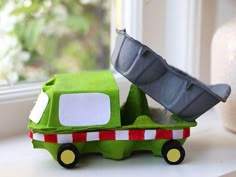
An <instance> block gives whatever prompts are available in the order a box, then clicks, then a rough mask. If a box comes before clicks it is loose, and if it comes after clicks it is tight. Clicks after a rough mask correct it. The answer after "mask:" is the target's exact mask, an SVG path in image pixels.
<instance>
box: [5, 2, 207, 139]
mask: <svg viewBox="0 0 236 177" xmlns="http://www.w3.org/2000/svg"><path fill="white" fill-rule="evenodd" d="M119 3H120V4H121V5H120V9H117V7H115V6H116V5H117V4H119ZM171 3H175V9H179V10H185V11H186V9H188V10H187V12H185V13H188V14H189V15H188V16H187V17H186V16H184V15H185V14H184V13H181V14H179V16H178V18H183V22H182V25H181V27H180V26H178V23H172V22H174V21H175V20H178V19H177V17H176V16H171V15H170V14H171V13H170V12H171V11H172V10H173V5H171ZM203 3H206V2H205V1H202V0H199V1H188V0H180V1H178V2H173V1H171V0H159V1H152V0H130V1H127V0H113V1H112V19H111V23H112V24H111V48H113V47H114V41H115V28H116V27H119V28H123V27H124V28H126V30H127V32H128V33H129V34H130V35H131V36H132V37H134V38H136V39H138V40H140V41H141V42H144V43H145V44H147V45H148V46H150V47H151V48H153V50H154V51H156V52H158V53H160V54H161V55H162V54H163V56H164V58H166V57H167V56H169V57H170V58H168V61H170V62H169V63H170V64H172V65H174V66H177V67H179V68H181V69H183V70H184V71H187V72H189V73H190V74H193V75H194V76H195V77H199V76H201V75H200V73H202V72H201V64H202V63H201V60H200V59H199V58H200V57H199V56H200V50H201V37H202V36H200V34H201V31H202V29H204V27H205V26H203V25H202V21H201V14H202V13H203V12H204V13H206V11H207V10H205V11H203V9H202V6H203ZM152 7H156V8H152ZM114 12H115V13H114ZM167 15H170V16H169V17H168V18H169V20H170V21H169V24H166V23H165V19H166V16H167ZM117 17H120V19H121V21H120V22H119V23H118V22H115V21H116V20H115V19H116V18H117ZM150 19H153V21H151V20H150ZM169 27H171V28H176V29H177V30H176V35H182V30H184V31H185V32H186V34H188V35H186V38H185V39H184V41H183V46H184V47H183V48H178V50H175V51H178V53H175V54H173V50H174V49H176V48H177V47H178V44H173V43H172V41H171V40H172V39H171V38H168V36H170V33H171V31H168V30H166V28H169ZM207 27H209V26H207ZM178 33H179V34H178ZM171 52H172V55H167V54H168V53H171ZM166 53H167V54H166ZM175 56H184V57H183V58H179V60H182V62H178V61H177V62H176V61H175V60H174V58H175ZM208 60H209V59H208ZM179 63H187V64H186V65H183V66H182V65H181V66H179V65H178V64H179ZM115 77H116V79H117V82H118V85H119V88H120V92H121V94H120V95H121V100H125V98H126V96H127V90H128V88H129V86H128V85H129V84H127V83H129V82H128V81H127V80H125V79H123V77H121V76H119V75H116V76H115ZM200 79H201V78H200ZM41 84H42V83H29V84H22V85H16V86H9V87H7V86H6V87H2V88H0V111H1V119H0V121H1V122H3V123H0V138H1V137H7V136H11V135H14V134H18V133H20V132H26V131H27V129H26V126H27V122H28V115H29V112H30V110H31V109H32V107H33V101H35V100H36V98H37V95H38V94H39V92H40V87H41ZM13 110H14V111H13ZM13 119H14V120H15V119H17V121H12V120H13ZM11 127H12V128H11Z"/></svg>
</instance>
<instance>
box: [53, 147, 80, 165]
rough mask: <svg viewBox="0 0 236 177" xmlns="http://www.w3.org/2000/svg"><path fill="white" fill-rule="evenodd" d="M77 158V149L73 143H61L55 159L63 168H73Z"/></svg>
mask: <svg viewBox="0 0 236 177" xmlns="http://www.w3.org/2000/svg"><path fill="white" fill-rule="evenodd" d="M78 160H79V151H78V149H77V148H76V147H75V146H74V145H73V144H63V145H61V146H60V147H59V149H58V151H57V161H58V163H59V164H60V165H61V166H62V167H64V168H74V167H75V166H76V165H77V163H78Z"/></svg>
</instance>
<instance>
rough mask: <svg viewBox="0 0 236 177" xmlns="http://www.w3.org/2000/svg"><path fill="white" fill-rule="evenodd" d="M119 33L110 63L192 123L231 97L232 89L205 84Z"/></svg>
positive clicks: (123, 31) (169, 108) (221, 85)
mask: <svg viewBox="0 0 236 177" xmlns="http://www.w3.org/2000/svg"><path fill="white" fill-rule="evenodd" d="M117 33H118V36H117V40H116V46H115V49H114V51H113V54H112V61H111V62H112V64H113V66H114V67H115V69H116V70H117V71H118V72H119V73H121V74H122V75H123V76H124V77H126V78H127V79H128V80H130V81H131V82H132V83H133V84H135V85H136V86H138V87H139V88H140V89H141V90H143V91H144V92H145V93H146V94H147V95H149V96H150V97H152V98H153V99H154V100H156V101H157V102H158V103H160V104H162V105H163V106H164V107H165V108H166V109H168V110H169V111H170V112H172V113H173V114H175V115H178V116H180V117H182V118H183V119H185V120H187V121H192V120H195V119H196V118H198V117H199V116H200V115H202V114H203V113H205V112H206V111H207V110H209V109H210V108H212V107H213V106H214V105H216V104H217V103H218V102H220V101H223V102H225V101H226V99H227V98H228V96H229V95H230V92H231V89H230V86H228V85H226V84H217V85H205V84H204V83H202V82H200V81H198V80H197V79H195V78H193V77H191V76H190V75H188V74H186V73H184V72H183V71H181V70H179V69H176V68H174V67H172V66H170V65H168V64H167V62H166V61H165V60H164V59H163V58H162V57H161V56H159V55H157V54H156V53H155V52H154V51H152V50H151V49H150V48H149V47H147V46H145V45H143V44H141V43H140V42H139V41H137V40H135V39H133V38H131V37H130V36H129V35H128V34H127V33H126V32H125V30H121V31H117Z"/></svg>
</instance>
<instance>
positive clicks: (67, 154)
mask: <svg viewBox="0 0 236 177" xmlns="http://www.w3.org/2000/svg"><path fill="white" fill-rule="evenodd" d="M74 160H75V154H74V152H73V151H71V150H65V151H63V152H62V153H61V161H62V162H63V163H64V164H71V163H73V162H74Z"/></svg>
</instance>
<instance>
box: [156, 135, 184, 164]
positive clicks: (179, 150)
mask: <svg viewBox="0 0 236 177" xmlns="http://www.w3.org/2000/svg"><path fill="white" fill-rule="evenodd" d="M161 153H162V156H163V157H164V159H165V161H166V162H167V163H168V164H170V165H177V164H180V163H181V162H182V161H183V160H184V157H185V151H184V148H183V147H182V146H181V144H180V143H179V142H178V141H176V140H170V141H167V142H166V143H165V144H164V145H163V147H162V150H161Z"/></svg>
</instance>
